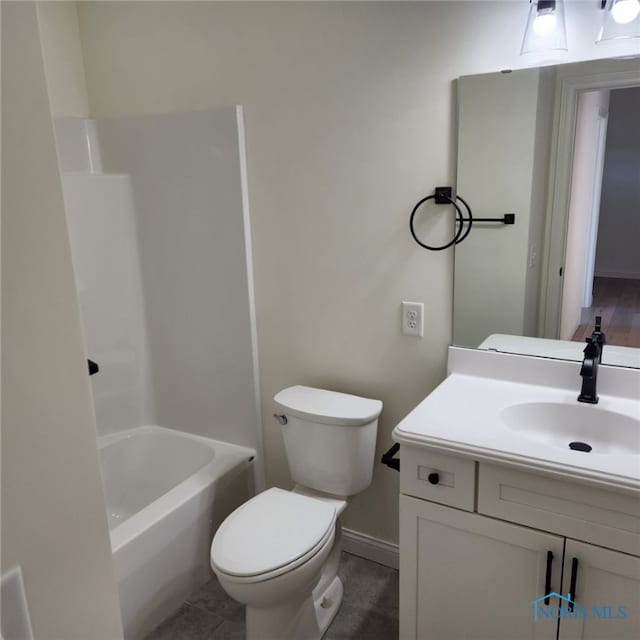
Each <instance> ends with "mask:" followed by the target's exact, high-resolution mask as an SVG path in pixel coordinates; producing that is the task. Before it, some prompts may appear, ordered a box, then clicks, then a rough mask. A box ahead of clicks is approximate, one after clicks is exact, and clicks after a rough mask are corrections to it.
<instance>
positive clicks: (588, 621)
mask: <svg viewBox="0 0 640 640" xmlns="http://www.w3.org/2000/svg"><path fill="white" fill-rule="evenodd" d="M574 559H575V560H577V565H576V567H575V571H574V570H573V567H574ZM572 574H575V579H574V582H575V587H574V588H573V589H572V585H571V578H572ZM562 589H563V595H565V596H566V595H567V594H568V593H569V592H571V591H573V593H572V599H573V600H574V601H575V605H574V615H576V617H575V618H571V619H563V620H562V621H561V622H560V636H559V637H560V640H596V639H597V640H638V638H640V558H636V557H634V556H629V555H627V554H625V553H619V552H617V551H609V550H608V549H602V548H600V547H595V546H593V545H590V544H584V543H583V542H574V541H573V540H567V546H566V550H565V557H564V573H563V584H562ZM620 607H623V608H624V610H621V609H620Z"/></svg>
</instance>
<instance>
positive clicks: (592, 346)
mask: <svg viewBox="0 0 640 640" xmlns="http://www.w3.org/2000/svg"><path fill="white" fill-rule="evenodd" d="M599 364H600V346H599V344H598V339H597V338H596V337H593V336H592V337H591V338H590V339H589V340H588V342H587V346H586V347H585V348H584V360H583V361H582V367H581V368H580V375H581V376H582V389H581V391H580V395H579V396H578V402H587V403H589V404H598V393H597V391H596V383H597V381H598V365H599Z"/></svg>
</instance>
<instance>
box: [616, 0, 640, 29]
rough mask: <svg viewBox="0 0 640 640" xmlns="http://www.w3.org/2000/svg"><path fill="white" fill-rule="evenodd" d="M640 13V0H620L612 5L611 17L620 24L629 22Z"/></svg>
mask: <svg viewBox="0 0 640 640" xmlns="http://www.w3.org/2000/svg"><path fill="white" fill-rule="evenodd" d="M638 14H640V1H639V0H618V1H617V2H614V3H613V6H612V7H611V17H612V18H613V19H614V20H615V21H616V22H617V23H618V24H629V22H632V21H633V20H635V19H636V18H637V17H638Z"/></svg>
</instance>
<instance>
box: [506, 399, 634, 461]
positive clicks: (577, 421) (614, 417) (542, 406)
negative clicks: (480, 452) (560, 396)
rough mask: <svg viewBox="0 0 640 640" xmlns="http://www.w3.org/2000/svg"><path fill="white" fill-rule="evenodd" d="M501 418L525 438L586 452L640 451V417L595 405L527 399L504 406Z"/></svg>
mask: <svg viewBox="0 0 640 640" xmlns="http://www.w3.org/2000/svg"><path fill="white" fill-rule="evenodd" d="M500 418H501V420H502V421H503V423H504V424H505V426H506V427H507V428H508V429H511V430H512V431H514V432H516V433H517V434H519V435H520V436H522V437H523V438H527V439H528V440H533V441H535V442H539V443H543V444H546V445H549V446H553V447H560V448H562V449H566V450H573V451H575V453H576V455H579V454H583V455H584V452H583V451H581V450H580V449H579V448H574V447H576V446H577V447H579V445H573V446H572V447H570V446H569V445H570V444H571V443H576V442H577V443H585V444H587V445H589V446H590V447H591V448H592V449H591V453H592V454H614V455H619V454H636V455H637V454H639V453H640V420H636V419H634V418H632V417H630V416H626V415H624V414H621V413H616V412H614V411H608V410H606V409H600V408H598V407H594V406H592V405H584V404H579V403H577V402H576V403H575V404H563V403H559V402H525V403H522V404H515V405H511V406H509V407H506V408H504V409H502V411H501V412H500Z"/></svg>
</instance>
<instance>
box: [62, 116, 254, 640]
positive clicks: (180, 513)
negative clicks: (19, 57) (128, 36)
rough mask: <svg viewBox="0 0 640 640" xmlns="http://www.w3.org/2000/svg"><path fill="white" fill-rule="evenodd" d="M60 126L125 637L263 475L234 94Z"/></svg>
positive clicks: (182, 580)
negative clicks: (175, 110) (219, 103)
mask: <svg viewBox="0 0 640 640" xmlns="http://www.w3.org/2000/svg"><path fill="white" fill-rule="evenodd" d="M55 129H56V143H57V147H58V156H59V162H60V168H61V174H62V182H63V191H64V198H65V207H66V210H67V221H68V228H69V235H70V239H71V248H72V255H73V263H74V271H75V276H76V285H77V289H78V295H79V299H80V304H81V308H82V319H83V326H84V334H85V345H86V351H87V357H88V358H90V359H91V360H94V361H95V362H97V363H98V365H99V367H100V371H99V373H98V374H97V375H94V376H92V384H93V392H94V401H95V410H96V420H97V425H98V433H99V441H100V442H99V448H100V450H101V459H102V474H103V483H104V485H105V496H106V502H107V504H106V505H105V508H106V510H107V514H108V517H109V524H110V530H111V544H112V551H113V555H114V572H115V577H116V581H117V583H118V590H119V595H120V600H121V612H122V616H123V624H124V628H125V636H126V637H127V638H132V639H135V638H140V637H142V636H144V635H145V633H146V632H147V631H149V630H150V629H151V628H153V627H155V626H156V625H157V624H158V622H160V620H161V619H162V618H163V617H165V616H167V615H169V614H170V613H171V611H172V610H173V609H175V608H176V607H178V606H179V605H180V603H181V602H182V601H183V600H184V598H185V597H186V595H187V594H188V593H189V592H190V591H192V590H193V589H194V588H196V587H197V586H198V585H199V584H201V583H202V582H204V581H205V580H206V579H208V575H209V559H208V552H207V549H208V545H209V543H210V541H211V537H212V535H213V532H214V531H215V527H216V526H217V525H218V524H219V523H220V522H221V520H222V519H224V517H225V516H226V515H227V514H228V513H229V512H230V511H231V510H232V509H233V508H234V507H235V506H237V505H238V504H240V503H241V502H243V501H245V500H246V499H247V498H248V497H249V496H250V495H252V494H253V493H254V492H255V491H257V490H260V489H261V488H262V487H263V482H264V480H263V470H262V436H261V416H260V405H259V395H258V394H259V383H258V367H257V338H256V328H255V312H254V305H253V274H252V259H251V236H250V227H249V210H248V197H247V177H246V162H245V155H244V128H243V118H242V109H241V107H234V108H228V109H216V110H212V111H202V112H194V113H179V114H168V115H154V116H141V117H132V118H114V119H104V120H87V119H80V118H59V119H57V120H56V121H55ZM116 452H117V455H116ZM168 479H170V480H171V481H170V482H169V480H168ZM122 505H125V506H124V507H123V506H122ZM136 505H137V506H136ZM171 540H174V541H176V540H178V541H179V544H169V542H170V541H171Z"/></svg>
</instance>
